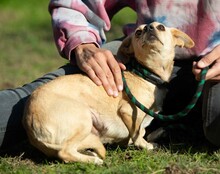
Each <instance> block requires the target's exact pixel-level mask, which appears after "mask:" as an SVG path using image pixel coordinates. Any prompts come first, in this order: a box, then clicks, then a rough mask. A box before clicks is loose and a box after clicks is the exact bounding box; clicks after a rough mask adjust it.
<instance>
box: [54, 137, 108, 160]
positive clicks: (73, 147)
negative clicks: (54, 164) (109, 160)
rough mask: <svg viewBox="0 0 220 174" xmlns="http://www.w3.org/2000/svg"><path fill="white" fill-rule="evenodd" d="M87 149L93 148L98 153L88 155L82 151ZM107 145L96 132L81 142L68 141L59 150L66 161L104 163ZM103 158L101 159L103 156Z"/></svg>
mask: <svg viewBox="0 0 220 174" xmlns="http://www.w3.org/2000/svg"><path fill="white" fill-rule="evenodd" d="M87 149H93V150H94V152H95V153H96V154H97V155H98V156H96V155H95V154H94V155H92V156H91V155H87V154H85V153H83V152H80V151H85V150H87ZM105 153H106V150H105V147H104V146H103V144H102V143H101V141H100V139H99V137H97V136H96V135H94V134H89V135H88V136H87V137H85V139H83V140H82V141H81V142H78V143H77V144H76V142H75V141H74V142H71V140H70V141H68V143H66V145H65V146H64V147H63V148H62V150H60V151H59V152H58V156H59V158H60V159H62V160H63V161H65V162H85V163H94V164H102V163H103V160H102V159H104V157H105ZM100 157H101V158H102V159H101V158H100Z"/></svg>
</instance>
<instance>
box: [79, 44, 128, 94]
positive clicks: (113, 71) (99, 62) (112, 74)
mask: <svg viewBox="0 0 220 174" xmlns="http://www.w3.org/2000/svg"><path fill="white" fill-rule="evenodd" d="M75 56H76V63H77V65H78V66H79V68H80V69H81V70H82V71H84V72H85V73H86V74H87V75H88V76H89V77H90V78H91V79H92V81H93V82H94V83H95V84H96V85H98V86H100V85H103V87H104V89H105V91H106V92H107V94H108V95H109V96H114V97H117V96H118V92H119V91H122V90H123V81H122V75H121V70H125V69H126V68H125V65H124V64H122V63H118V62H117V61H116V59H115V57H114V56H113V55H112V53H111V51H109V50H106V49H102V48H97V47H96V46H95V45H94V44H82V45H79V46H77V47H76V49H75Z"/></svg>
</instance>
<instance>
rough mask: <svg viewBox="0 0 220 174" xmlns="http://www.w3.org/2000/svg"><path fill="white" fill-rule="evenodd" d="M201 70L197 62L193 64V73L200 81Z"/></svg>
mask: <svg viewBox="0 0 220 174" xmlns="http://www.w3.org/2000/svg"><path fill="white" fill-rule="evenodd" d="M201 70H202V69H201V68H198V66H197V62H193V67H192V72H193V74H194V75H195V79H196V80H200V73H201Z"/></svg>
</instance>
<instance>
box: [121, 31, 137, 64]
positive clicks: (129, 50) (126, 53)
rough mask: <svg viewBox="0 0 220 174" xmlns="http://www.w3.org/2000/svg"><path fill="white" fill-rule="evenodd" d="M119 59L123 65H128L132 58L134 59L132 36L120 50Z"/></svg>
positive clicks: (126, 39)
mask: <svg viewBox="0 0 220 174" xmlns="http://www.w3.org/2000/svg"><path fill="white" fill-rule="evenodd" d="M117 57H118V58H119V59H120V60H122V62H123V63H127V62H128V61H129V59H130V58H131V57H134V49H133V45H132V35H129V36H127V37H126V38H125V39H124V40H123V41H122V44H121V46H120V47H119V49H118V53H117Z"/></svg>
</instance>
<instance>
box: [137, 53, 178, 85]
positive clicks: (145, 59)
mask: <svg viewBox="0 0 220 174" xmlns="http://www.w3.org/2000/svg"><path fill="white" fill-rule="evenodd" d="M135 57H136V59H137V61H138V62H139V63H140V64H142V65H143V66H145V67H146V68H148V69H149V70H150V71H152V72H153V73H155V74H156V75H158V76H159V77H160V78H161V79H162V80H164V81H166V82H168V81H169V79H170V76H171V73H172V70H173V63H174V61H173V59H174V53H169V54H168V55H166V54H160V53H158V52H156V51H155V52H152V51H151V53H150V54H146V55H136V56H135Z"/></svg>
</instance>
